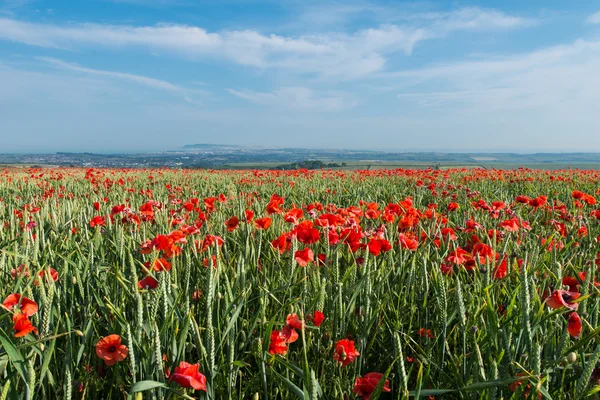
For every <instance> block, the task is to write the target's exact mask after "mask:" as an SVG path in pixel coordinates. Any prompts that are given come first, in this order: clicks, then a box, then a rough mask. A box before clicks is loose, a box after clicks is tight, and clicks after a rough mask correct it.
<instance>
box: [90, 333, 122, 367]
mask: <svg viewBox="0 0 600 400" xmlns="http://www.w3.org/2000/svg"><path fill="white" fill-rule="evenodd" d="M128 353H129V349H128V348H127V346H125V345H124V344H121V336H119V335H116V334H112V335H108V336H105V337H103V338H102V339H100V340H99V341H98V343H96V355H97V356H98V357H100V358H101V359H103V360H104V363H105V364H106V365H108V366H109V367H110V366H112V365H115V364H116V363H118V362H119V361H123V360H124V359H125V358H126V357H127V354H128Z"/></svg>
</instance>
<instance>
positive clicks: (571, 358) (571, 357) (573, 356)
mask: <svg viewBox="0 0 600 400" xmlns="http://www.w3.org/2000/svg"><path fill="white" fill-rule="evenodd" d="M575 361H577V354H576V353H574V352H570V353H569V354H567V362H568V363H569V364H573V363H574V362H575Z"/></svg>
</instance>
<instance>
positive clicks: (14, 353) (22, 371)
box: [0, 329, 29, 384]
mask: <svg viewBox="0 0 600 400" xmlns="http://www.w3.org/2000/svg"><path fill="white" fill-rule="evenodd" d="M0 342H2V346H3V347H4V350H5V351H6V354H7V355H8V358H9V360H10V362H11V363H12V364H13V365H14V366H15V369H16V370H17V372H18V373H19V375H21V378H22V379H23V381H24V382H25V384H28V382H29V373H28V371H27V365H26V364H25V359H24V358H23V356H22V355H21V353H19V350H17V348H16V347H15V346H14V345H13V344H12V341H11V340H10V339H9V338H8V337H7V336H6V333H5V332H4V331H3V330H1V329H0Z"/></svg>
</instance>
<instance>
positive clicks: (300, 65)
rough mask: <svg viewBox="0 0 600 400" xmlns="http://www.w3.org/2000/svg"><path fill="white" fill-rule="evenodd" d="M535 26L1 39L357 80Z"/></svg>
mask: <svg viewBox="0 0 600 400" xmlns="http://www.w3.org/2000/svg"><path fill="white" fill-rule="evenodd" d="M531 23H532V21H530V20H527V19H524V18H520V17H515V16H510V15H507V14H505V13H502V12H500V11H495V10H485V9H480V8H463V9H460V10H457V11H456V12H453V13H445V14H437V15H428V17H427V18H423V17H421V18H418V20H415V21H412V22H410V23H402V24H395V23H389V24H384V25H377V26H374V27H371V28H366V29H360V30H357V31H355V32H351V33H345V32H344V33H328V34H309V35H299V36H293V35H288V36H285V35H277V34H263V33H261V32H258V31H256V30H225V31H220V32H209V31H207V30H205V29H203V28H200V27H195V26H188V25H175V24H160V25H155V26H124V25H100V24H66V25H55V24H41V23H32V22H24V21H20V20H15V19H10V18H0V39H5V40H11V41H15V42H20V43H25V44H29V45H33V46H41V47H49V48H58V49H65V50H75V49H78V48H80V47H84V46H93V47H103V48H107V49H108V48H110V49H119V48H124V47H139V48H146V49H148V50H149V51H151V52H153V53H159V54H160V53H167V54H177V55H180V56H182V57H186V58H190V59H206V58H214V59H225V60H228V61H230V62H233V63H236V64H239V65H244V66H251V67H255V68H258V69H266V68H275V69H282V70H285V71H289V72H293V73H300V74H315V75H319V76H329V77H336V78H341V79H352V78H357V77H362V76H366V75H369V74H371V73H373V72H376V71H380V70H382V69H383V68H384V66H385V64H386V61H387V58H388V57H389V56H390V55H391V54H395V53H404V54H407V55H408V54H411V53H412V51H413V49H414V47H415V46H416V45H417V44H419V43H420V42H423V41H425V40H428V39H433V38H441V37H444V36H446V35H449V34H450V33H451V32H453V31H458V30H474V31H477V30H490V29H514V28H518V27H523V26H527V25H529V24H531Z"/></svg>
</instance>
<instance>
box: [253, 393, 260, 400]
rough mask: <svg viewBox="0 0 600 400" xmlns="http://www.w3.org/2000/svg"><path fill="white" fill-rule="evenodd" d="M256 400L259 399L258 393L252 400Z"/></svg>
mask: <svg viewBox="0 0 600 400" xmlns="http://www.w3.org/2000/svg"><path fill="white" fill-rule="evenodd" d="M258 399H260V397H259V396H258V392H256V393H254V396H253V397H252V400H258Z"/></svg>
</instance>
